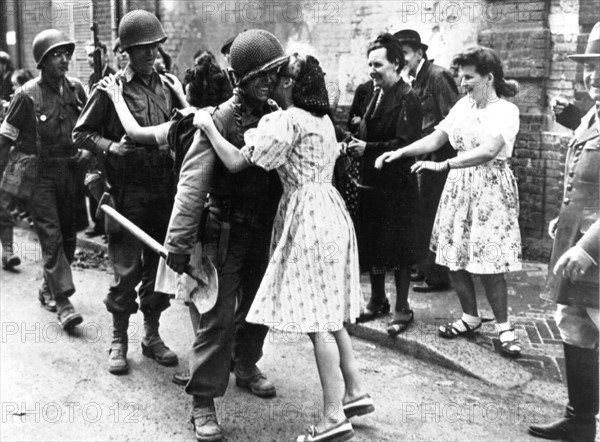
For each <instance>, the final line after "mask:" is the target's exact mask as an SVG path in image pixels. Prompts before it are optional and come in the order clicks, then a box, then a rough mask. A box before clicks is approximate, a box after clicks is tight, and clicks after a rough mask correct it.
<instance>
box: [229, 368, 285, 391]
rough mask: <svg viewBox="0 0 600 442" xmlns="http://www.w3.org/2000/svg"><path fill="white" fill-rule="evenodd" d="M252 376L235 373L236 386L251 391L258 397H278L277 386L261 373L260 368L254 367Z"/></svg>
mask: <svg viewBox="0 0 600 442" xmlns="http://www.w3.org/2000/svg"><path fill="white" fill-rule="evenodd" d="M250 373H251V374H249V375H248V374H246V372H240V371H236V372H235V384H236V385H237V386H238V387H242V388H247V389H249V390H250V391H251V392H252V393H253V394H254V395H255V396H258V397H264V398H267V397H274V396H276V395H277V391H276V390H275V386H274V385H273V383H272V382H270V381H268V380H267V377H266V376H265V375H264V374H262V373H261V372H260V370H259V369H258V367H256V366H255V367H254V368H253V369H252V370H251V371H250Z"/></svg>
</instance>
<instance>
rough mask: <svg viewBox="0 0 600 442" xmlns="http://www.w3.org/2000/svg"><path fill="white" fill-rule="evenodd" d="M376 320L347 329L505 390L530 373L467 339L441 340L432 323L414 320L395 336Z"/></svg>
mask: <svg viewBox="0 0 600 442" xmlns="http://www.w3.org/2000/svg"><path fill="white" fill-rule="evenodd" d="M385 327H386V325H385V323H384V321H382V320H378V321H377V320H376V321H372V322H369V323H365V324H352V325H351V326H349V327H348V331H349V332H350V333H351V334H352V335H354V336H356V337H360V338H363V339H367V340H370V341H374V342H377V343H379V344H380V345H383V346H386V347H388V348H392V349H396V350H399V351H401V352H402V353H405V354H408V355H410V356H413V357H415V358H418V359H422V360H424V361H427V362H432V363H434V364H437V365H440V366H442V367H445V368H449V369H451V370H454V371H457V372H459V373H462V374H465V375H468V376H471V377H474V378H477V379H480V380H482V381H484V382H487V383H489V384H492V385H496V386H498V387H501V388H505V389H513V388H517V387H522V386H523V385H525V384H527V383H528V382H529V381H531V379H532V378H533V375H532V374H531V373H529V372H528V371H527V370H525V369H524V368H522V367H521V366H520V365H518V364H516V363H515V362H513V361H511V360H510V359H508V358H505V357H503V356H500V355H498V354H496V353H495V352H493V351H490V350H488V349H486V348H484V347H482V346H480V345H473V344H474V342H472V341H473V340H468V339H463V338H459V339H451V340H448V339H443V338H440V337H439V336H438V334H437V328H436V326H435V325H432V324H427V323H424V322H421V321H415V322H414V323H413V324H412V325H411V326H410V327H409V328H408V329H407V330H406V331H405V332H404V333H402V334H400V335H398V336H397V337H395V338H392V337H390V336H389V335H388V334H387V332H386V330H385Z"/></svg>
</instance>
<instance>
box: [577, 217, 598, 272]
mask: <svg viewBox="0 0 600 442" xmlns="http://www.w3.org/2000/svg"><path fill="white" fill-rule="evenodd" d="M577 245H578V246H579V247H581V248H582V249H583V250H585V253H587V254H588V255H589V257H590V258H592V259H593V260H594V261H595V263H596V265H597V264H598V263H599V262H600V220H597V221H596V222H595V223H594V224H592V225H591V226H590V228H589V229H588V231H587V232H585V234H584V235H583V236H582V237H581V239H580V240H579V241H578V242H577Z"/></svg>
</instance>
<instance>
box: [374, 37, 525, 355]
mask: <svg viewBox="0 0 600 442" xmlns="http://www.w3.org/2000/svg"><path fill="white" fill-rule="evenodd" d="M454 63H455V64H456V65H457V66H458V67H459V72H460V75H461V77H462V86H463V87H464V88H465V89H466V91H467V94H468V95H467V96H466V97H464V98H462V99H461V100H459V101H458V102H457V103H456V105H455V106H454V107H453V108H452V110H451V111H450V113H449V114H448V116H447V117H446V118H445V119H444V120H443V121H442V122H441V123H440V124H439V125H438V126H437V127H436V130H435V131H434V132H433V133H431V134H430V135H428V136H426V137H424V138H423V139H421V140H419V141H417V142H415V143H413V144H411V145H410V146H408V147H405V148H403V149H399V150H397V151H395V152H386V153H385V154H383V155H382V156H381V157H379V158H378V159H377V161H376V164H375V166H376V167H377V168H382V167H383V165H384V164H386V165H389V164H393V162H394V161H397V160H401V159H404V158H407V157H413V156H415V155H421V154H426V153H430V152H434V151H435V150H437V149H439V148H440V147H441V146H443V145H444V143H446V142H447V141H448V140H449V141H450V143H451V144H452V146H453V147H454V148H455V149H456V150H457V151H458V156H457V157H456V158H452V159H449V160H446V161H443V162H433V161H418V162H417V163H416V164H415V165H414V166H413V171H414V172H420V171H422V170H432V171H437V172H440V171H447V170H450V172H451V173H450V175H449V177H448V180H447V181H446V185H445V187H444V192H443V193H442V198H441V200H440V206H439V208H438V212H437V216H436V219H435V225H434V228H433V233H432V236H431V244H430V247H431V250H432V251H433V252H435V253H437V257H436V263H437V264H440V265H443V266H446V267H448V268H449V270H450V280H451V282H452V286H453V287H454V289H455V290H456V292H457V293H458V297H459V299H460V303H461V306H462V309H463V315H462V318H460V319H458V320H456V321H454V322H451V323H449V324H446V325H443V326H441V327H440V328H439V334H440V335H441V336H442V337H444V338H455V337H458V336H463V335H469V334H471V333H472V332H474V331H476V330H477V329H479V328H480V327H481V319H480V318H479V314H478V311H477V302H476V297H475V288H474V285H473V279H472V275H474V274H477V275H479V276H480V278H481V282H482V284H483V287H484V289H485V292H486V295H487V298H488V301H489V303H490V305H491V307H492V311H493V313H494V316H495V317H496V321H497V324H496V328H497V330H498V333H499V338H500V342H501V344H502V350H503V351H504V352H505V353H507V354H508V355H517V354H519V353H520V351H521V347H520V344H519V341H518V339H517V338H516V336H515V333H514V330H513V328H512V327H511V325H510V322H509V321H508V313H507V297H508V296H507V289H506V280H505V273H506V272H511V271H516V270H520V269H521V236H520V232H519V224H518V212H519V200H518V194H517V184H516V180H515V178H514V176H513V174H512V172H511V170H510V169H509V167H508V164H507V160H508V158H510V157H511V155H512V151H513V145H514V142H515V138H516V136H517V132H518V131H519V110H518V108H517V106H515V105H514V104H512V103H509V102H508V101H506V100H505V99H503V98H501V97H511V96H514V95H515V94H516V92H517V85H516V83H514V82H508V81H506V80H505V79H504V73H503V70H502V62H501V61H500V57H498V54H497V53H496V52H495V51H494V50H492V49H489V48H485V47H479V46H478V47H474V48H471V49H469V50H467V51H466V52H464V53H462V54H459V55H457V56H456V57H455V58H454ZM386 168H387V166H386V167H385V168H383V170H385V169H386ZM452 169H458V170H457V171H454V172H452Z"/></svg>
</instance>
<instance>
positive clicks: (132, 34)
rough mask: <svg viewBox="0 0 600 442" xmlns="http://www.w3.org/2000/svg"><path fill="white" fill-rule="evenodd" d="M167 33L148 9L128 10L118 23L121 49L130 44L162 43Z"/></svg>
mask: <svg viewBox="0 0 600 442" xmlns="http://www.w3.org/2000/svg"><path fill="white" fill-rule="evenodd" d="M166 39H167V34H165V30H164V29H163V26H162V25H161V24H160V22H159V21H158V18H156V16H155V15H154V14H152V13H150V12H148V11H144V10H142V9H138V10H136V11H131V12H128V13H127V14H125V15H124V16H123V18H122V19H121V23H119V40H120V42H121V51H125V50H127V49H129V48H130V47H132V46H140V45H147V44H151V43H162V42H163V41H165V40H166Z"/></svg>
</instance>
